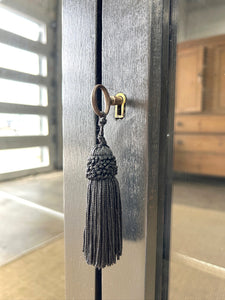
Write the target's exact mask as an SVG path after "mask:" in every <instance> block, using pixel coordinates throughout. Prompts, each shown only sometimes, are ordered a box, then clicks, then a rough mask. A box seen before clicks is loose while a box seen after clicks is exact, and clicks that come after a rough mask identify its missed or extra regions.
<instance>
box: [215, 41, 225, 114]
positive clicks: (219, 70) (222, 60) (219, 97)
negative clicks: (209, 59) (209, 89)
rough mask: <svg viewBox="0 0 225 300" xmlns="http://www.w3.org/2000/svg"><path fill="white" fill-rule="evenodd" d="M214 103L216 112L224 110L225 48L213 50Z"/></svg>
mask: <svg viewBox="0 0 225 300" xmlns="http://www.w3.org/2000/svg"><path fill="white" fill-rule="evenodd" d="M214 61H215V67H214V70H215V77H214V78H215V81H214V86H215V89H214V101H215V106H216V107H215V108H216V111H219V112H221V109H222V111H223V112H224V110H225V46H220V47H218V48H217V49H216V50H215V60H214Z"/></svg>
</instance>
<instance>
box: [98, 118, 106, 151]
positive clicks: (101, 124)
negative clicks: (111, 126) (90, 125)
mask: <svg viewBox="0 0 225 300" xmlns="http://www.w3.org/2000/svg"><path fill="white" fill-rule="evenodd" d="M106 123H107V120H106V114H105V113H104V115H103V116H102V117H100V118H99V122H98V126H99V128H100V130H99V134H98V142H99V144H102V145H104V146H105V145H106V140H105V138H104V126H105V124H106Z"/></svg>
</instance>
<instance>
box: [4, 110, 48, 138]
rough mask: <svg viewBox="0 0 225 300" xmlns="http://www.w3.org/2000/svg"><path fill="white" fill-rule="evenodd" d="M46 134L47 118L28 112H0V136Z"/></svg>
mask: <svg viewBox="0 0 225 300" xmlns="http://www.w3.org/2000/svg"><path fill="white" fill-rule="evenodd" d="M27 135H31V136H32V135H48V118H47V117H46V116H39V115H28V114H1V113H0V136H27Z"/></svg>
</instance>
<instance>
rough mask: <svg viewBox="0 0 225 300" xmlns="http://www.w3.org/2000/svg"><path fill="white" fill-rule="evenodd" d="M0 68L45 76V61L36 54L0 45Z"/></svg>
mask: <svg viewBox="0 0 225 300" xmlns="http://www.w3.org/2000/svg"><path fill="white" fill-rule="evenodd" d="M0 53H1V55H0V67H1V68H6V69H11V70H15V71H19V72H24V73H29V74H33V75H42V76H46V75H47V60H46V58H45V57H41V56H39V55H38V54H36V53H33V52H29V51H25V50H22V49H19V48H15V47H12V46H8V45H5V44H2V43H0Z"/></svg>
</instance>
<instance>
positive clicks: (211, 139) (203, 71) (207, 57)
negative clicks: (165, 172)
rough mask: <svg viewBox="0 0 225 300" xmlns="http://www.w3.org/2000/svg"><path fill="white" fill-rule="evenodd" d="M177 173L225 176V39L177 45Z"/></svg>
mask: <svg viewBox="0 0 225 300" xmlns="http://www.w3.org/2000/svg"><path fill="white" fill-rule="evenodd" d="M174 131H175V133H174V171H176V172H181V173H191V174H199V175H201V174H202V175H212V176H221V177H223V176H225V35H221V36H217V37H212V38H207V39H200V40H195V41H188V42H184V43H181V44H179V45H178V48H177V72H176V105H175V127H174Z"/></svg>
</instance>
